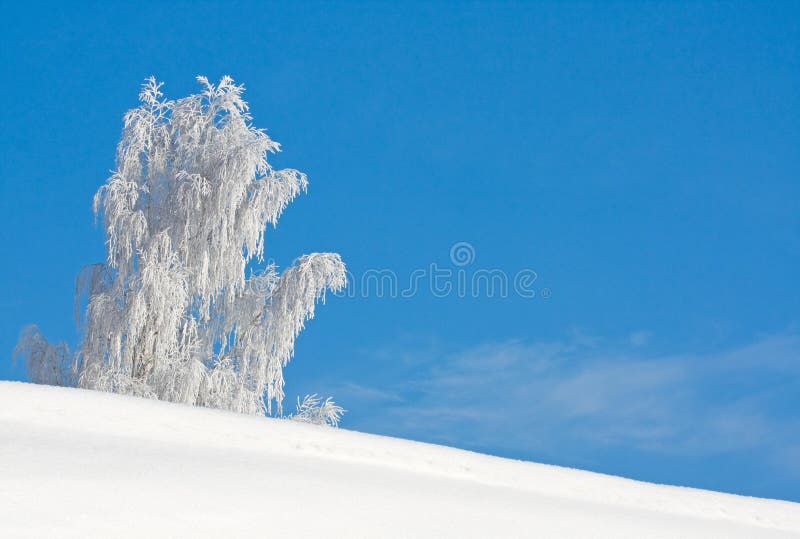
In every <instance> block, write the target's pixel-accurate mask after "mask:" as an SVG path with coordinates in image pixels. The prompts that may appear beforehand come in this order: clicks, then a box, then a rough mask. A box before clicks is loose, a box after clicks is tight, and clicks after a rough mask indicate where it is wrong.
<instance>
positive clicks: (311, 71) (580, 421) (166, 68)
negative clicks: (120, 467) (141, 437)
mask: <svg viewBox="0 0 800 539" xmlns="http://www.w3.org/2000/svg"><path fill="white" fill-rule="evenodd" d="M5 18H6V23H7V24H6V28H5V29H4V33H3V37H2V38H0V39H2V46H1V47H0V69H1V70H2V75H3V79H4V80H5V81H6V83H5V87H4V88H5V91H4V95H5V98H4V99H5V101H4V103H5V105H4V119H3V122H2V123H1V124H0V130H2V136H1V137H0V150H1V151H2V156H3V159H2V160H0V182H2V183H0V189H1V190H2V192H0V219H2V223H0V234H2V245H3V249H4V254H3V264H2V265H0V282H2V285H3V290H4V294H3V296H2V299H0V307H1V308H0V317H2V319H1V320H2V321H1V322H0V350H2V351H3V354H4V355H5V356H6V357H7V358H8V359H7V360H4V361H0V378H6V379H21V378H24V373H23V372H22V371H21V369H20V368H19V367H14V366H13V365H12V364H11V361H10V357H11V350H12V349H13V346H14V343H15V341H16V338H17V335H18V332H19V330H20V328H21V327H22V326H24V325H25V324H27V323H31V322H36V323H38V324H39V325H40V326H41V327H42V329H43V331H44V332H45V333H46V334H47V335H48V336H49V337H50V338H51V339H65V340H67V341H68V342H70V343H73V344H74V343H75V342H76V341H77V334H76V330H75V328H74V326H73V322H72V291H73V285H74V281H73V280H74V277H75V275H76V273H77V272H78V270H79V269H80V268H81V267H82V266H83V265H84V264H87V263H91V262H95V261H100V260H102V259H103V258H104V248H103V237H102V233H101V231H100V230H99V229H98V228H96V227H95V226H94V224H93V217H92V215H91V210H90V201H91V197H92V195H93V193H94V192H95V190H96V189H97V187H98V186H99V185H100V184H101V183H102V182H104V180H105V178H106V177H107V175H108V171H109V170H110V169H111V168H113V166H114V163H113V157H114V148H115V144H116V141H117V140H118V137H119V132H120V129H121V118H122V114H123V113H124V112H125V111H126V110H127V109H129V108H131V107H133V106H135V105H136V95H137V92H138V87H139V84H140V83H141V82H142V80H143V79H144V78H145V77H146V76H148V75H151V74H152V75H155V76H156V77H158V78H159V79H160V80H163V81H164V82H165V83H166V84H165V87H164V89H165V92H166V94H167V96H169V97H173V98H174V97H180V96H183V95H186V94H187V93H189V92H192V91H194V90H196V89H197V86H196V83H195V82H194V77H195V75H197V74H205V75H208V76H209V78H212V79H218V78H219V77H220V76H222V75H224V74H230V75H232V76H233V77H234V78H235V79H236V80H237V81H239V82H242V83H244V84H245V85H246V87H247V88H248V90H247V94H246V97H247V99H248V100H249V102H250V105H251V110H252V113H253V116H254V119H255V123H256V125H258V126H260V127H265V128H267V129H268V130H269V133H270V135H271V136H273V137H274V138H275V139H276V140H278V141H279V142H281V143H282V145H283V153H282V154H281V155H280V156H278V157H277V158H276V159H275V161H274V162H275V163H276V164H277V165H278V166H291V167H295V168H299V169H301V170H303V171H305V172H307V173H308V175H309V179H310V189H309V193H308V195H306V196H303V197H301V198H300V199H298V200H297V201H296V202H295V203H294V204H292V205H291V206H290V207H289V208H288V209H287V211H286V213H285V214H284V216H283V218H282V220H281V221H280V223H279V224H278V228H277V230H271V231H269V233H268V237H267V250H268V256H271V257H272V258H273V259H274V260H275V261H277V263H278V264H280V265H282V266H286V265H287V264H289V263H291V261H292V259H293V258H294V257H295V256H297V255H300V254H302V253H306V252H312V251H337V252H340V253H341V254H342V256H343V258H344V260H345V261H346V262H347V264H348V267H349V269H350V271H351V272H352V274H353V276H354V286H356V288H355V289H354V290H355V293H352V294H350V296H351V297H332V298H329V301H328V302H327V304H326V305H325V306H324V307H323V308H321V309H319V310H318V316H317V319H316V320H314V321H313V322H312V323H310V325H309V327H308V329H307V331H306V332H305V333H304V334H303V335H302V336H301V338H300V340H299V342H298V346H297V356H296V359H295V360H294V362H293V363H292V364H290V366H289V367H288V368H287V370H286V373H285V374H286V377H287V380H288V387H287V389H288V391H287V394H288V395H295V394H298V393H309V392H319V393H322V394H326V395H327V394H333V395H334V396H335V397H336V398H337V400H338V401H339V402H341V404H343V405H344V406H345V407H346V408H347V409H348V410H349V413H348V414H347V416H346V417H345V421H344V426H345V427H347V428H352V429H356V430H364V431H369V432H376V433H382V434H389V435H395V436H403V437H408V438H413V439H418V440H425V441H431V442H436V443H445V444H449V445H454V446H458V447H464V448H469V449H475V450H479V451H484V452H489V453H493V454H498V455H503V456H509V457H514V458H522V459H530V460H536V461H542V462H549V463H554V464H560V465H567V466H576V467H581V468H586V469H591V470H596V471H601V472H606V473H613V474H619V475H624V476H628V477H634V478H638V479H643V480H649V481H658V482H665V483H673V484H680V485H690V486H696V487H701V488H712V489H719V490H725V491H730V492H736V493H743V494H750V495H758V496H769V497H779V498H786V499H793V500H797V501H800V312H798V311H799V309H798V307H799V306H800V286H798V284H797V275H798V269H800V264H799V263H800V144H798V141H800V91H798V88H800V27H799V26H798V20H800V8H798V4H796V3H791V2H786V3H780V2H774V3H770V4H765V3H756V2H754V3H739V2H726V3H704V4H703V3H679V2H665V3H638V2H636V3H634V2H624V3H607V2H598V3H586V2H584V3H566V2H565V3H556V2H548V3H538V4H537V3H518V4H510V3H502V4H500V3H498V4H471V3H458V4H456V3H452V4H448V3H425V4H423V3H409V4H403V5H402V6H401V5H390V4H378V3H365V4H360V5H356V4H350V5H333V4H328V3H315V4H303V5H294V6H292V7H287V6H279V5H273V4H266V3H219V4H210V3H192V4H180V3H175V4H173V5H172V6H169V7H167V6H163V5H160V4H156V3H148V2H137V3H135V4H133V5H127V6H123V5H115V4H114V3H112V2H108V3H102V4H97V5H89V4H81V5H77V4H76V5H71V6H70V5H66V4H65V5H60V6H51V5H44V4H41V5H39V4H36V3H34V2H17V3H14V4H13V5H9V6H7V7H6V8H5ZM458 242H466V243H467V244H468V245H466V246H464V245H462V247H466V248H467V249H468V253H467V254H468V255H469V259H468V262H469V263H467V264H464V265H461V266H459V265H457V264H456V263H455V262H458V261H459V260H455V261H454V260H453V259H451V247H452V246H453V245H454V244H456V243H458ZM432 264H434V265H435V268H436V269H437V270H442V271H445V272H446V271H450V272H451V273H450V276H451V278H452V279H453V281H452V282H453V284H457V282H456V279H457V278H458V275H464V276H466V278H467V279H468V280H469V279H472V277H473V276H474V275H475V274H476V272H478V271H480V270H498V271H499V272H502V274H503V275H506V276H508V278H509V279H513V278H514V276H516V275H519V273H520V272H521V271H522V272H529V273H528V275H533V274H534V273H533V272H535V276H536V278H535V280H533V281H532V285H531V286H530V287H529V288H530V290H532V291H533V292H534V294H535V295H534V296H533V297H532V298H530V297H522V296H521V295H520V294H519V293H517V292H516V291H515V290H513V286H511V288H512V290H510V291H509V293H508V294H507V295H506V296H507V297H499V294H495V295H494V296H492V297H490V294H488V293H487V291H486V290H485V289H481V290H479V291H478V293H475V294H473V293H471V290H468V291H467V292H468V293H466V294H459V293H458V291H457V290H455V288H454V290H453V291H451V293H449V294H442V293H436V292H435V291H434V290H431V286H430V282H429V281H425V280H423V282H422V285H421V286H419V287H418V289H417V290H416V292H415V293H413V294H406V296H410V297H399V294H395V295H394V296H398V297H391V296H392V294H388V293H385V294H382V295H381V294H379V293H377V291H376V290H373V291H370V290H369V286H370V285H369V284H368V285H367V286H365V285H364V282H365V281H364V275H365V273H366V272H369V271H370V270H386V272H384V274H389V273H388V272H391V275H395V276H396V279H397V283H398V285H399V287H400V288H405V285H406V284H407V283H408V282H409V280H410V279H411V276H412V275H414V272H415V270H420V271H425V272H426V273H425V275H427V276H429V275H430V272H431V267H432V266H431V265H432ZM459 272H461V273H459ZM384 274H382V275H384ZM470 282H471V281H470ZM509 282H511V281H509ZM512 284H513V283H512ZM528 284H531V283H528ZM456 288H457V287H456ZM364 289H367V291H366V292H364V293H362V291H363V290H364ZM440 296H443V297H440ZM290 398H292V397H290Z"/></svg>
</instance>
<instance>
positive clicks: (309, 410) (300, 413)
mask: <svg viewBox="0 0 800 539" xmlns="http://www.w3.org/2000/svg"><path fill="white" fill-rule="evenodd" d="M344 412H345V410H344V408H342V407H341V406H338V405H337V404H336V403H335V402H333V399H331V398H330V397H328V398H327V399H325V400H324V401H323V400H321V399H320V398H319V397H318V396H317V395H316V394H314V395H306V396H305V398H304V399H303V401H302V402H300V397H297V409H296V411H295V413H294V414H292V415H291V416H289V418H290V419H292V420H294V421H299V422H301V423H312V424H314V425H327V426H329V427H338V426H339V420H340V419H341V418H342V414H344Z"/></svg>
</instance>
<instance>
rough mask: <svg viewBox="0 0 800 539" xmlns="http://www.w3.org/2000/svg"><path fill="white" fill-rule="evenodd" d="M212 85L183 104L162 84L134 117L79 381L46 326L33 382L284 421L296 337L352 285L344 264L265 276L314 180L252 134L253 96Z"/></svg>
mask: <svg viewBox="0 0 800 539" xmlns="http://www.w3.org/2000/svg"><path fill="white" fill-rule="evenodd" d="M198 81H199V82H200V84H201V86H202V91H201V92H200V93H197V94H193V95H190V96H188V97H185V98H183V99H178V100H175V101H171V100H167V99H164V98H163V95H162V93H161V84H159V83H157V82H156V80H155V79H154V78H150V79H148V80H147V81H146V82H145V84H144V85H143V87H142V91H141V93H140V95H139V98H140V101H141V104H140V106H139V107H137V108H135V109H132V110H130V111H128V113H127V114H126V115H125V118H124V128H123V131H122V138H121V140H120V142H119V145H118V146H117V158H116V170H114V171H113V173H112V174H111V176H110V177H109V178H108V180H107V181H106V184H105V185H103V186H102V187H101V188H100V189H99V191H98V192H97V194H96V195H95V198H94V210H95V214H96V215H99V216H102V221H103V226H104V229H105V234H106V247H107V250H108V257H107V260H106V262H104V263H100V264H94V265H92V266H89V267H87V268H85V269H84V270H83V271H82V272H81V274H80V275H79V276H78V279H77V280H76V307H78V306H79V305H81V304H83V303H85V304H86V310H85V315H84V316H82V317H81V316H79V317H78V318H79V321H80V325H81V328H82V341H81V344H80V347H79V349H78V351H77V352H76V353H75V354H74V357H73V371H72V373H67V374H65V370H64V362H65V358H69V357H70V356H69V354H68V352H67V351H66V348H65V347H64V345H50V344H48V343H47V341H46V340H45V339H44V338H43V337H42V336H41V334H40V333H39V332H38V330H37V329H36V328H35V327H33V328H30V329H28V330H26V331H25V332H24V333H23V335H22V338H21V340H20V344H19V346H18V348H17V349H18V351H19V352H20V353H22V354H23V355H25V357H26V361H27V364H28V367H29V371H30V373H31V378H32V381H35V382H42V383H57V384H62V385H64V384H66V383H69V382H70V381H72V376H74V377H75V382H76V383H77V385H79V386H80V387H84V388H90V389H98V390H103V391H112V392H117V393H126V394H134V395H141V396H146V397H151V398H158V399H162V400H168V401H173V402H182V403H190V404H196V405H200V406H209V407H214V408H224V409H228V410H234V411H238V412H244V413H254V414H258V413H272V411H273V408H272V406H273V403H274V404H275V405H276V406H277V411H278V413H282V410H281V402H282V400H283V397H284V392H283V387H284V380H283V367H284V366H285V365H286V364H287V362H289V360H290V359H291V358H292V356H293V353H294V344H295V339H296V337H297V335H298V333H299V332H300V331H301V330H302V329H303V327H304V325H305V322H306V321H307V320H309V319H311V318H313V317H314V307H315V303H316V302H317V301H318V300H323V301H324V298H325V292H326V291H327V290H333V291H336V290H339V289H341V288H342V287H344V286H345V284H346V278H345V267H344V264H343V263H342V260H341V258H340V257H339V255H338V254H334V253H313V254H309V255H304V256H301V257H300V258H298V259H297V261H296V262H295V264H294V265H293V266H292V267H290V268H288V269H286V270H285V271H283V272H282V273H281V274H279V273H278V271H277V269H276V267H275V266H274V265H266V267H264V264H263V260H264V232H265V229H266V228H267V226H268V225H270V224H271V225H273V226H274V225H275V224H276V222H277V220H278V217H279V216H280V215H281V213H282V212H283V210H284V209H285V208H286V206H287V205H288V204H289V203H290V202H291V201H292V200H293V199H294V198H295V197H296V196H297V195H298V194H300V193H302V192H304V191H305V190H306V186H307V180H306V176H305V174H303V173H301V172H298V171H297V170H293V169H282V170H277V169H274V168H273V167H272V166H271V165H270V163H269V162H268V161H267V155H268V154H269V153H271V152H277V151H279V150H280V146H279V144H278V143H277V142H275V141H273V140H272V139H271V138H270V137H269V136H267V134H266V133H265V132H264V131H263V130H262V129H257V128H256V127H254V126H253V125H252V124H251V116H250V114H249V112H248V105H247V103H246V102H245V101H244V100H243V99H242V92H243V87H242V86H240V85H237V84H234V81H233V80H232V79H231V78H230V77H227V76H226V77H223V78H222V80H221V81H220V82H219V84H217V85H214V84H211V83H210V82H209V81H208V80H207V79H206V78H205V77H198ZM259 263H260V264H259ZM259 267H260V269H258V270H256V269H254V268H259ZM81 298H83V299H81ZM68 370H69V369H67V371H68ZM337 420H338V416H337Z"/></svg>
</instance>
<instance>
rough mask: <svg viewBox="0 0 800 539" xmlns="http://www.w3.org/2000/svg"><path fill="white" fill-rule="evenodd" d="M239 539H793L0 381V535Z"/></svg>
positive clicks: (232, 417)
mask: <svg viewBox="0 0 800 539" xmlns="http://www.w3.org/2000/svg"><path fill="white" fill-rule="evenodd" d="M731 473H735V470H732V471H731ZM247 535H253V536H258V537H275V536H284V537H310V536H328V537H800V504H796V503H790V502H784V501H777V500H765V499H759V498H747V497H742V496H733V495H729V494H721V493H716V492H709V491H703V490H696V489H689V488H679V487H670V486H662V485H654V484H650V483H642V482H638V481H632V480H628V479H622V478H617V477H611V476H606V475H601V474H595V473H590V472H584V471H579V470H572V469H568V468H560V467H556V466H547V465H542V464H534V463H529V462H520V461H514V460H508V459H501V458H497V457H491V456H487V455H481V454H477V453H471V452H467V451H461V450H457V449H452V448H447V447H442V446H436V445H429V444H423V443H417V442H411V441H407V440H399V439H394V438H387V437H382V436H375V435H370V434H362V433H358V432H350V431H346V430H335V429H330V428H325V427H317V426H313V425H305V424H299V423H294V422H290V421H284V420H275V419H264V418H260V417H252V416H244V415H238V414H234V413H229V412H222V411H217V410H209V409H202V408H192V407H189V406H184V405H177V404H170V403H165V402H158V401H149V400H143V399H137V398H134V397H123V396H120V395H112V394H106V393H99V392H91V391H85V390H79V389H64V388H56V387H47V386H36V385H31V384H22V383H17V382H0V536H3V537H243V536H247Z"/></svg>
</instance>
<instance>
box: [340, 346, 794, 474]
mask: <svg viewBox="0 0 800 539" xmlns="http://www.w3.org/2000/svg"><path fill="white" fill-rule="evenodd" d="M384 353H386V352H384ZM408 354H409V350H407V349H406V350H404V351H403V357H407V356H408ZM389 355H390V354H389ZM418 358H424V359H421V360H419V361H417V362H414V363H407V362H406V364H407V365H410V367H409V370H408V371H406V372H404V373H403V375H402V376H400V377H399V379H401V380H408V379H409V378H411V379H412V381H411V382H403V383H398V384H390V385H389V387H388V388H381V389H380V390H379V392H386V393H387V394H391V395H396V396H397V400H394V401H392V402H388V401H384V403H383V404H384V405H383V406H376V407H374V408H373V409H371V410H369V413H368V414H364V416H363V419H362V423H363V424H364V425H365V426H367V427H368V428H370V429H373V428H376V427H377V429H376V430H379V431H382V432H387V427H386V426H387V425H391V429H390V430H391V432H390V433H392V434H397V435H402V436H409V437H412V438H413V437H424V438H427V439H432V440H440V441H443V442H452V443H456V444H457V445H464V444H466V445H469V446H471V447H481V446H485V447H504V448H506V449H507V450H511V451H516V452H522V451H527V450H537V451H548V450H556V449H557V448H559V447H564V446H567V445H571V446H575V445H576V444H578V445H580V444H593V445H594V446H605V447H608V446H623V447H625V448H626V449H635V450H641V451H648V452H662V453H672V454H684V455H713V454H720V453H728V452H735V451H741V450H748V449H753V448H762V449H764V450H766V451H767V452H771V453H774V454H775V455H778V453H779V452H780V451H784V452H785V451H786V450H785V449H784V448H785V447H790V446H791V447H796V446H800V432H799V431H798V430H797V429H796V428H793V427H795V426H796V425H797V423H798V422H800V411H798V410H797V409H796V407H795V408H793V407H792V405H791V403H792V402H794V403H795V404H796V402H797V400H796V399H797V397H796V395H798V394H800V334H798V333H797V332H786V333H783V334H778V335H769V336H763V337H762V338H760V339H758V340H756V341H754V342H751V343H748V344H746V345H743V346H740V347H738V348H734V349H730V350H723V351H719V352H716V353H711V354H704V355H697V354H695V355H670V356H662V357H647V356H643V355H642V354H641V345H635V344H634V343H632V342H631V339H628V340H627V341H626V342H625V343H623V345H621V346H616V345H614V344H611V343H608V342H607V341H601V340H598V339H587V338H586V337H585V336H581V338H580V339H577V340H568V341H565V342H549V343H525V342H522V341H509V342H503V343H493V344H485V345H482V346H478V347H474V348H471V349H466V350H461V351H457V352H451V353H441V352H436V351H431V350H426V351H422V352H420V353H419V354H418ZM359 387H360V386H359ZM359 391H360V392H361V393H365V391H364V388H360V389H359ZM337 395H338V394H337ZM345 398H347V395H345V396H344V397H342V399H343V400H345ZM792 399H794V400H793V401H792ZM775 458H776V459H777V458H778V457H777V456H776V457H775Z"/></svg>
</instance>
